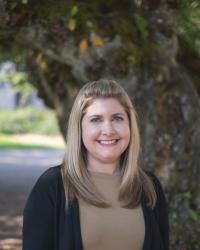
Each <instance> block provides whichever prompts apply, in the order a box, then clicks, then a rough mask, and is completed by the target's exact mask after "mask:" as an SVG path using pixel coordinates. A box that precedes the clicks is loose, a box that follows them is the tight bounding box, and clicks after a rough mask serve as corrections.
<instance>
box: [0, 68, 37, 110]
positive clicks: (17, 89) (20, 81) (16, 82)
mask: <svg viewBox="0 0 200 250" xmlns="http://www.w3.org/2000/svg"><path fill="white" fill-rule="evenodd" d="M4 81H8V82H9V83H10V84H11V85H12V90H13V92H14V93H20V94H21V99H20V106H24V105H25V104H26V103H27V100H28V99H29V97H30V96H31V95H33V94H34V92H36V89H35V88H34V87H33V85H31V84H30V83H29V80H28V73H27V72H14V73H8V74H0V84H1V83H3V82H4Z"/></svg>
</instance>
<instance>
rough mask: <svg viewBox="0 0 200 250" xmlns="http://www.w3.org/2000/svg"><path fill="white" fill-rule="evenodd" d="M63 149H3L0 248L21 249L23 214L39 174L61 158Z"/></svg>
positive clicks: (0, 161) (1, 162)
mask: <svg viewBox="0 0 200 250" xmlns="http://www.w3.org/2000/svg"><path fill="white" fill-rule="evenodd" d="M63 155H64V152H63V151H61V150H1V151H0V250H8V249H12V250H19V249H21V231H22V214H23V208H24V205H25V202H26V200H27V197H28V195H29V193H30V191H31V189H32V187H33V185H34V183H35V182H36V180H37V178H38V177H39V176H40V175H41V174H42V173H43V172H44V171H45V170H46V169H47V168H49V167H52V166H56V165H58V164H60V163H61V162H62V158H63Z"/></svg>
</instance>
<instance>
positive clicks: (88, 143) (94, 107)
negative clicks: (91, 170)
mask: <svg viewBox="0 0 200 250" xmlns="http://www.w3.org/2000/svg"><path fill="white" fill-rule="evenodd" d="M81 125H82V141H83V144H84V145H85V148H86V149H87V160H88V165H90V164H92V165H94V164H96V163H98V164H99V163H109V164H117V163H118V161H119V158H120V156H121V154H122V153H123V152H124V151H125V150H126V148H127V146H128V144H129V141H130V127H129V119H128V115H127V113H126V112H125V110H124V108H123V106H122V105H121V104H120V103H119V101H118V100H116V99H114V98H97V99H94V101H93V102H92V104H91V105H90V106H89V107H88V108H87V109H86V113H85V115H84V116H83V119H82V124H81Z"/></svg>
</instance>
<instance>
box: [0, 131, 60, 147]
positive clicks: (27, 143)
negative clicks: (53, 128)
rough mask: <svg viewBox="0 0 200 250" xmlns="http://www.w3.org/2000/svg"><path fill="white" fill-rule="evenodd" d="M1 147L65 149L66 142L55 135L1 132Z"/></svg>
mask: <svg viewBox="0 0 200 250" xmlns="http://www.w3.org/2000/svg"><path fill="white" fill-rule="evenodd" d="M31 138H32V139H31ZM58 139H59V143H54V142H57V141H58ZM0 149H64V143H63V142H62V139H61V138H60V137H59V138H58V137H53V136H42V135H20V136H19V135H17V136H16V135H5V134H0Z"/></svg>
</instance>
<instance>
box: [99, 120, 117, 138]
mask: <svg viewBox="0 0 200 250" xmlns="http://www.w3.org/2000/svg"><path fill="white" fill-rule="evenodd" d="M114 133H115V129H114V127H113V125H112V123H111V122H110V121H105V122H104V123H103V124H102V134H104V135H112V134H114Z"/></svg>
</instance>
